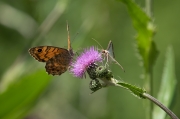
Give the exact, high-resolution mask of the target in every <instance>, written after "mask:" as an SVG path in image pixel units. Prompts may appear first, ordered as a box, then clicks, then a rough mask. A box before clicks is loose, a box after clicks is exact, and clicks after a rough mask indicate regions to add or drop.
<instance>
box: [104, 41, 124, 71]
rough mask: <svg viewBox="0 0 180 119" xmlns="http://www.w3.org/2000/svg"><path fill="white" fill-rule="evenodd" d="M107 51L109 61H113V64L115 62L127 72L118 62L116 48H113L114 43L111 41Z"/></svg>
mask: <svg viewBox="0 0 180 119" xmlns="http://www.w3.org/2000/svg"><path fill="white" fill-rule="evenodd" d="M107 51H108V53H107V55H108V56H107V61H109V60H110V61H113V62H115V63H116V64H117V65H119V66H120V67H121V69H122V70H123V71H124V72H125V70H124V68H123V67H122V65H121V64H119V62H118V61H116V60H115V54H114V47H113V43H112V41H111V40H110V41H109V44H108V47H107Z"/></svg>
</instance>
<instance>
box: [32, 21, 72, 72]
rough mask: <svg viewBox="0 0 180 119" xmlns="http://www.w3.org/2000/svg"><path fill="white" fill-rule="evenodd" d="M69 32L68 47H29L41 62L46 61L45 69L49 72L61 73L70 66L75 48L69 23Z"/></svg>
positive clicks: (33, 55)
mask: <svg viewBox="0 0 180 119" xmlns="http://www.w3.org/2000/svg"><path fill="white" fill-rule="evenodd" d="M67 32H68V49H65V48H59V47H54V46H38V47H33V48H30V49H29V53H30V55H31V56H32V57H34V58H35V59H36V60H38V61H39V62H45V63H46V65H45V69H46V72H47V73H48V74H52V75H61V74H62V73H64V72H66V71H67V69H68V68H69V65H70V63H71V60H72V57H73V54H74V53H73V50H72V47H71V42H70V36H69V26H68V24H67Z"/></svg>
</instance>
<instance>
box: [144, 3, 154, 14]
mask: <svg viewBox="0 0 180 119" xmlns="http://www.w3.org/2000/svg"><path fill="white" fill-rule="evenodd" d="M152 3H153V1H152V0H146V3H145V4H146V13H147V14H148V16H149V17H152V16H153V10H152Z"/></svg>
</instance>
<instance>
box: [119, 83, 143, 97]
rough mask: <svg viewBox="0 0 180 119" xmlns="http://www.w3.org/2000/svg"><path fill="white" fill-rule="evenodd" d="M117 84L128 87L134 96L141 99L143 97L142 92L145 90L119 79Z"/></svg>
mask: <svg viewBox="0 0 180 119" xmlns="http://www.w3.org/2000/svg"><path fill="white" fill-rule="evenodd" d="M117 84H119V85H120V86H121V87H123V88H125V89H128V90H129V91H130V92H131V93H132V94H133V95H134V96H137V97H138V98H141V99H145V97H144V96H143V93H146V90H144V89H142V88H139V87H137V86H135V85H131V84H129V83H125V82H122V81H119V82H118V83H117Z"/></svg>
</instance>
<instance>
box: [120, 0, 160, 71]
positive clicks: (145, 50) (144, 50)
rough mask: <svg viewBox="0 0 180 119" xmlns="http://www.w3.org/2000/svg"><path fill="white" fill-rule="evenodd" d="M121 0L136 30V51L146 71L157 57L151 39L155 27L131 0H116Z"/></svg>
mask: <svg viewBox="0 0 180 119" xmlns="http://www.w3.org/2000/svg"><path fill="white" fill-rule="evenodd" d="M118 1H121V2H123V3H124V4H125V5H126V6H127V8H128V11H129V14H130V16H131V18H132V22H133V26H134V28H135V29H136V30H137V32H138V34H137V37H136V41H137V48H138V52H139V54H140V56H141V59H142V60H143V65H144V69H145V71H146V72H149V70H151V69H152V67H153V64H154V61H155V60H156V58H157V55H158V51H157V49H156V45H155V43H154V42H153V40H152V37H153V35H154V31H155V28H154V26H153V24H152V20H151V18H150V17H149V16H148V15H147V14H146V13H145V12H144V11H143V10H142V9H141V8H140V7H139V6H138V5H136V3H134V2H133V1H132V0H118Z"/></svg>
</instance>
